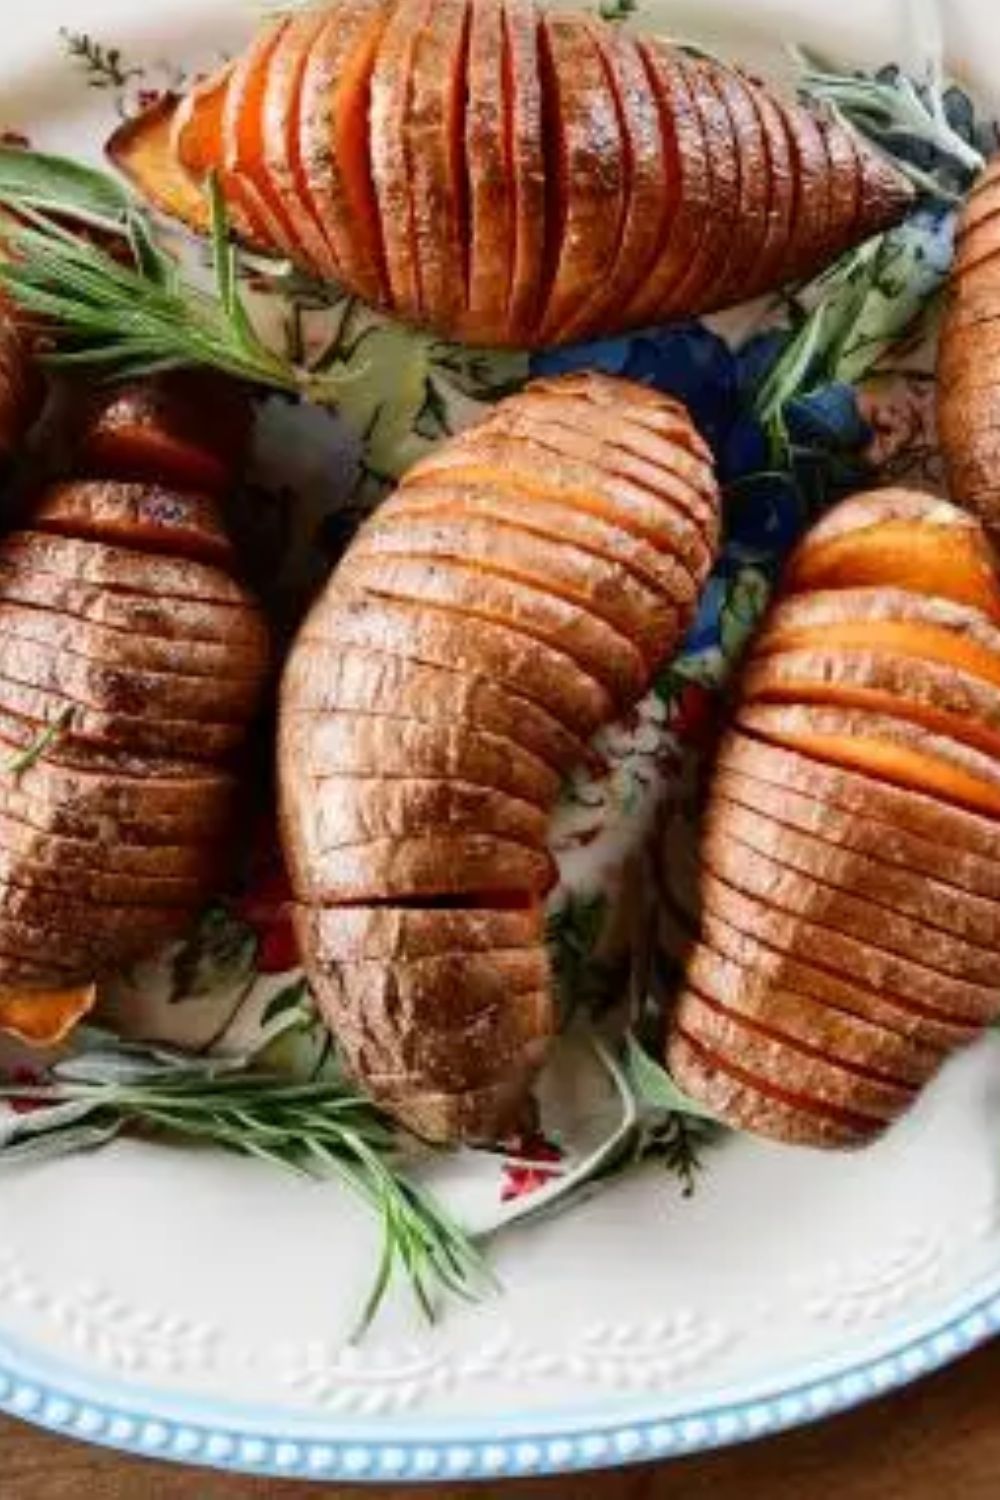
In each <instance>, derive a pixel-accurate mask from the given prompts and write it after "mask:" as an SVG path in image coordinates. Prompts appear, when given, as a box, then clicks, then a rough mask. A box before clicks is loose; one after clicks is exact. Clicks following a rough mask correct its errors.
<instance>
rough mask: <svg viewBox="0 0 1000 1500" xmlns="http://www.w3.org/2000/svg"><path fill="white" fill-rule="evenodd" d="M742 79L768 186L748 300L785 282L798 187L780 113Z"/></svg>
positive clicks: (747, 285)
mask: <svg viewBox="0 0 1000 1500" xmlns="http://www.w3.org/2000/svg"><path fill="white" fill-rule="evenodd" d="M741 77H742V81H743V84H744V86H745V88H746V89H747V91H748V93H749V95H750V100H751V102H752V104H753V106H754V108H755V109H756V111H757V118H758V121H759V124H760V129H761V133H762V135H763V138H764V153H765V154H764V172H765V175H766V179H767V182H768V185H769V193H768V200H767V217H766V221H765V232H764V242H763V244H762V245H761V248H760V253H759V255H758V257H757V260H756V262H755V264H754V266H753V267H752V268H751V269H750V270H749V272H748V274H747V280H746V282H745V284H744V288H742V289H741V296H743V297H745V296H747V295H748V294H749V295H753V294H754V293H756V292H757V291H758V290H763V289H766V288H767V287H770V286H774V285H775V284H776V283H778V282H780V281H781V280H782V279H783V278H784V267H785V265H786V264H787V263H788V259H789V254H790V246H791V242H792V234H793V232H794V228H795V215H796V211H797V208H798V187H799V183H798V176H797V173H796V172H795V171H794V164H793V158H792V143H791V140H790V138H789V135H788V131H787V130H786V128H785V122H784V119H783V118H782V113H781V110H780V109H779V108H778V106H777V104H776V103H775V101H774V98H773V97H772V95H771V94H770V92H769V91H768V90H767V89H766V88H763V87H762V86H761V85H760V84H758V83H757V82H756V81H755V80H754V79H752V78H748V77H746V76H745V75H741Z"/></svg>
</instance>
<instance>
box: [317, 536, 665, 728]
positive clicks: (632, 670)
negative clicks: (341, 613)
mask: <svg viewBox="0 0 1000 1500" xmlns="http://www.w3.org/2000/svg"><path fill="white" fill-rule="evenodd" d="M337 580H338V584H339V586H340V587H342V588H351V589H355V590H359V591H364V592H365V593H368V594H371V595H373V596H377V597H379V598H386V599H400V600H403V601H408V602H410V603H419V604H423V603H426V604H432V605H436V606H437V607H439V608H443V609H447V610H451V611H455V612H458V613H460V614H464V615H465V616H467V617H468V619H469V620H478V619H482V620H487V621H491V622H496V623H498V624H501V625H505V626H508V627H510V628H512V629H515V630H519V631H521V632H523V633H524V634H525V635H527V636H530V637H531V638H532V639H533V640H539V641H542V642H544V643H545V644H546V645H551V646H554V647H555V648H556V649H557V650H559V651H563V652H565V654H566V655H567V656H570V657H572V658H573V660H574V661H576V662H577V663H578V665H579V666H580V668H581V670H583V671H585V672H587V673H588V674H589V675H590V676H591V677H592V678H593V679H594V681H595V682H597V683H600V684H601V685H602V686H603V687H604V688H605V690H606V691H607V692H608V693H609V694H611V695H612V696H613V697H614V698H615V699H617V700H618V701H619V702H621V701H624V700H626V699H628V698H634V697H637V696H639V695H641V693H642V692H643V690H644V688H645V686H646V682H647V680H648V675H649V673H648V669H647V667H646V664H645V662H644V661H643V659H642V656H641V655H640V653H639V651H638V650H637V648H636V647H635V646H634V645H633V644H632V643H631V641H629V640H627V638H626V637H625V636H623V635H621V634H620V633H619V632H618V631H616V630H613V629H612V628H611V626H609V625H605V624H604V623H603V622H602V621H599V620H597V619H596V617H595V616H593V615H591V614H590V613H589V612H584V611H583V610H582V609H580V608H579V607H578V606H576V605H573V604H571V603H569V602H568V601H567V600H564V599H560V598H559V597H558V596H557V595H555V594H551V593H549V592H548V591H547V590H546V589H544V588H536V587H534V586H532V585H529V584H526V583H519V582H516V581H515V580H514V579H512V578H510V577H504V578H499V577H496V576H495V575H494V574H491V573H487V572H486V571H485V570H483V569H477V567H476V566H475V563H468V564H465V563H460V562H451V561H445V560H443V559H436V560H435V561H434V562H433V563H428V562H426V561H424V560H415V559H414V560H410V559H406V558H391V559H390V558H381V557H368V556H366V555H365V554H364V552H363V551H361V550H358V551H357V552H355V551H354V550H353V549H352V551H351V552H350V553H349V554H348V555H347V556H346V557H345V559H344V561H343V562H342V563H341V564H340V566H339V568H338V570H337Z"/></svg>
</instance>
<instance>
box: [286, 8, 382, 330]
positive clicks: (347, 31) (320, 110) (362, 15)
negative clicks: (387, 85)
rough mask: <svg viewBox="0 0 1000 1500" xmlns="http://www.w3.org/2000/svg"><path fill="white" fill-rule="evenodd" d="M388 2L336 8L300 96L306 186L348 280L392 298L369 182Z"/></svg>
mask: <svg viewBox="0 0 1000 1500" xmlns="http://www.w3.org/2000/svg"><path fill="white" fill-rule="evenodd" d="M387 20H388V8H387V7H386V6H384V5H381V4H378V3H369V4H367V5H364V6H359V7H357V8H356V9H351V8H346V7H342V6H338V7H337V8H336V9H335V10H333V11H331V12H329V13H328V14H327V15H326V18H325V20H324V23H323V26H322V28H321V30H320V33H319V35H318V37H317V38H316V41H315V42H314V44H313V46H312V47H311V48H310V50H309V54H308V57H307V58H306V66H305V72H304V74H303V77H302V84H301V93H300V96H299V151H300V156H301V162H302V171H303V177H304V181H303V184H302V186H303V188H304V192H305V196H306V198H307V200H308V201H309V202H310V203H311V205H312V210H313V213H314V215H315V217H316V219H317V221H318V222H319V223H320V224H321V225H322V226H323V230H324V233H325V235H326V237H327V239H328V240H329V242H330V245H331V247H332V249H333V251H334V254H335V256H336V259H337V264H338V266H339V267H340V276H341V277H342V279H343V281H344V283H345V285H347V286H349V287H350V288H351V289H352V290H353V291H356V292H357V293H358V295H359V296H361V297H364V298H365V300H366V301H368V302H373V303H375V304H376V305H379V304H381V303H383V302H385V301H386V300H387V297H388V285H387V281H386V271H385V247H384V245H383V242H382V228H381V219H380V216H379V205H378V200H377V198H376V194H375V189H374V184H373V180H372V163H371V142H370V139H369V130H368V119H369V107H370V101H371V89H372V76H373V72H374V67H375V57H376V54H377V52H378V48H379V45H380V43H381V40H382V35H383V32H384V30H385V26H386V23H387Z"/></svg>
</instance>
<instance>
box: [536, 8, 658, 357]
mask: <svg viewBox="0 0 1000 1500" xmlns="http://www.w3.org/2000/svg"><path fill="white" fill-rule="evenodd" d="M591 32H592V36H593V39H594V42H595V44H596V45H597V47H598V50H599V52H600V55H601V61H602V63H603V66H604V69H605V72H606V74H607V77H608V80H609V83H610V86H611V90H612V94H613V96H614V101H615V107H616V110H617V113H618V126H619V130H620V133H621V136H622V141H623V148H624V149H623V158H622V160H623V169H624V175H625V187H624V204H623V215H622V225H621V233H620V236H619V240H618V249H617V251H616V254H615V259H614V263H613V265H612V267H611V269H610V271H609V272H608V273H607V274H606V276H605V277H604V278H603V285H599V286H597V287H595V288H594V289H593V290H592V291H591V292H590V295H589V296H588V298H587V300H586V301H585V303H584V304H583V306H582V307H581V308H580V309H579V311H578V312H576V313H575V314H573V315H572V316H571V317H570V319H569V321H568V322H567V323H565V324H564V326H563V327H562V328H561V329H560V330H559V333H558V337H559V340H560V342H565V343H572V342H573V340H574V339H576V338H578V337H583V336H585V335H587V334H591V333H593V331H594V329H596V328H601V327H602V326H604V325H605V324H607V323H608V322H609V321H613V320H614V319H615V317H616V316H617V314H618V311H619V309H620V308H622V307H625V306H628V304H629V303H630V302H631V301H632V299H633V297H635V295H636V294H637V293H638V292H639V291H640V289H641V288H643V287H644V286H645V283H646V277H647V274H648V273H649V271H650V270H651V268H652V265H653V262H654V260H655V259H656V258H657V256H658V254H659V250H660V246H661V244H662V241H663V237H664V233H665V229H666V213H667V195H666V193H665V192H664V175H665V171H666V162H665V152H664V144H663V136H662V132H661V128H660V112H659V108H658V105H657V99H656V95H655V93H654V91H653V89H652V88H651V87H650V81H649V76H648V74H647V72H646V68H645V64H644V62H643V59H642V54H641V52H640V51H639V45H638V43H637V41H636V40H635V38H634V37H631V36H628V35H627V34H626V33H625V32H624V31H622V30H621V29H620V28H618V27H614V28H612V27H608V26H604V25H602V24H601V23H600V22H599V21H593V22H591Z"/></svg>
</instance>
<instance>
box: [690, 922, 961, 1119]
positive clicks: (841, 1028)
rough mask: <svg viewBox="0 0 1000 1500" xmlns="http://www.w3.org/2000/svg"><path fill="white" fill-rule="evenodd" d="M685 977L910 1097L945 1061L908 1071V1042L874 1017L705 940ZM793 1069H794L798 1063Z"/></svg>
mask: <svg viewBox="0 0 1000 1500" xmlns="http://www.w3.org/2000/svg"><path fill="white" fill-rule="evenodd" d="M685 980H686V983H687V986H688V988H689V989H692V990H694V992H695V993H696V994H698V995H700V996H702V997H703V998H704V999H706V1000H709V1001H711V1002H712V1003H714V1004H715V1005H718V1006H721V1007H722V1008H723V1009H724V1010H727V1011H729V1012H731V1013H732V1014H733V1015H735V1016H740V1017H744V1018H745V1019H746V1020H747V1021H748V1022H750V1023H751V1024H752V1025H756V1026H760V1027H761V1028H762V1029H764V1030H765V1031H766V1032H767V1033H769V1034H770V1035H771V1036H772V1038H773V1039H774V1040H776V1041H787V1042H790V1043H792V1044H794V1045H796V1046H798V1047H800V1048H801V1049H802V1050H803V1051H804V1052H806V1053H807V1054H810V1053H812V1054H816V1055H818V1056H819V1057H820V1058H825V1059H826V1060H827V1061H829V1062H830V1063H833V1064H835V1065H840V1066H841V1067H844V1068H849V1069H850V1070H851V1071H854V1070H855V1069H857V1070H858V1071H859V1072H860V1073H862V1074H864V1075H866V1076H867V1077H869V1078H871V1079H873V1080H878V1081H881V1082H885V1083H888V1084H890V1085H893V1086H895V1087H896V1088H898V1089H899V1090H900V1091H901V1092H902V1093H908V1094H909V1095H910V1097H911V1099H912V1097H913V1095H914V1093H915V1091H916V1089H917V1088H918V1087H919V1086H920V1085H922V1084H924V1083H926V1082H927V1080H928V1078H929V1077H930V1074H931V1071H932V1070H933V1068H936V1067H937V1066H938V1065H939V1063H940V1061H941V1059H940V1058H939V1057H937V1056H935V1055H933V1054H932V1067H931V1068H928V1070H927V1072H925V1073H924V1074H923V1075H921V1076H919V1077H916V1078H914V1077H911V1076H908V1069H907V1065H906V1059H908V1057H909V1054H908V1051H907V1047H908V1044H907V1043H906V1041H905V1040H904V1039H903V1038H901V1037H897V1036H895V1035H893V1034H892V1033H891V1032H887V1031H884V1030H883V1029H882V1028H881V1027H880V1026H873V1025H872V1024H871V1023H870V1022H869V1021H863V1020H860V1019H858V1018H857V1017H855V1016H850V1015H847V1014H846V1013H845V1012H843V1011H839V1010H836V1009H833V1008H830V1007H828V1006H825V1005H822V1004H817V1003H816V1002H815V1001H814V1000H813V999H811V998H810V997H809V996H808V995H801V994H796V993H795V992H794V991H793V990H784V989H778V988H777V987H776V986H775V985H773V984H771V983H769V982H768V981H767V980H766V979H764V978H763V977H762V976H758V975H755V974H753V973H752V972H751V971H748V970H746V969H741V968H740V967H739V965H738V964H733V963H730V962H729V961H728V960H727V959H724V958H720V957H719V955H718V954H716V953H713V952H712V951H711V950H710V949H709V948H706V947H704V946H703V945H702V946H699V947H698V948H696V949H695V951H694V953H693V954H692V955H691V957H690V959H689V960H688V963H687V965H686V967H685ZM897 1052H901V1053H902V1055H903V1058H904V1061H903V1063H902V1064H898V1063H897V1061H896V1053H897ZM790 1072H792V1073H793V1074H794V1072H795V1067H794V1065H792V1067H791V1068H790Z"/></svg>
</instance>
